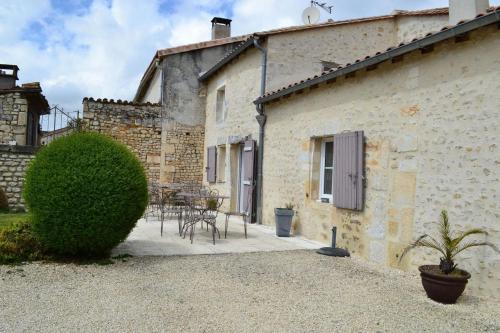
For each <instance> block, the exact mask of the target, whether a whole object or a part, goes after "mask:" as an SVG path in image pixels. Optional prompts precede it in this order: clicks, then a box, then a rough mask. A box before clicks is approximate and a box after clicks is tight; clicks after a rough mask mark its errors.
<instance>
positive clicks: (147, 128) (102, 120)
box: [83, 98, 161, 181]
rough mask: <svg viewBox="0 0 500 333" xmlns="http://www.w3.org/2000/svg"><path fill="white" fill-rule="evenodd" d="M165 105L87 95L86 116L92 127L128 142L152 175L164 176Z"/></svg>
mask: <svg viewBox="0 0 500 333" xmlns="http://www.w3.org/2000/svg"><path fill="white" fill-rule="evenodd" d="M160 114H161V106H160V105H159V104H151V103H131V102H125V101H120V100H119V101H116V102H115V101H113V100H109V101H108V100H107V99H103V100H101V99H97V100H94V99H93V98H85V99H84V100H83V119H84V120H85V122H86V123H87V126H88V127H89V129H90V130H92V131H96V132H99V133H103V134H106V135H108V136H110V137H112V138H114V139H116V140H117V141H119V142H121V143H123V144H125V145H126V146H128V147H129V148H130V149H131V150H132V151H133V152H134V153H135V154H136V155H137V157H139V159H140V160H141V162H142V163H143V165H144V168H145V170H146V173H147V175H148V179H149V180H150V181H159V179H160V145H161V118H160Z"/></svg>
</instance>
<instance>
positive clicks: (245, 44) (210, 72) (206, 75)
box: [198, 36, 255, 82]
mask: <svg viewBox="0 0 500 333" xmlns="http://www.w3.org/2000/svg"><path fill="white" fill-rule="evenodd" d="M254 39H255V37H254V36H251V37H250V38H248V39H247V40H246V41H244V42H243V43H241V44H240V45H239V46H238V47H237V48H236V49H234V50H233V51H231V52H229V53H228V54H226V55H225V56H224V58H222V59H221V60H219V61H218V62H217V63H216V64H215V65H214V66H212V67H211V68H210V69H209V70H207V71H206V72H204V73H202V74H201V75H200V76H199V78H198V80H199V81H201V82H203V81H205V80H206V79H208V78H209V77H211V76H212V75H213V74H215V73H216V72H217V71H218V70H219V69H221V68H222V67H224V66H225V65H226V64H228V63H229V62H231V61H232V60H233V59H235V58H237V57H238V56H239V55H240V54H242V53H243V52H244V51H245V50H247V49H248V48H250V47H252V46H253V45H254Z"/></svg>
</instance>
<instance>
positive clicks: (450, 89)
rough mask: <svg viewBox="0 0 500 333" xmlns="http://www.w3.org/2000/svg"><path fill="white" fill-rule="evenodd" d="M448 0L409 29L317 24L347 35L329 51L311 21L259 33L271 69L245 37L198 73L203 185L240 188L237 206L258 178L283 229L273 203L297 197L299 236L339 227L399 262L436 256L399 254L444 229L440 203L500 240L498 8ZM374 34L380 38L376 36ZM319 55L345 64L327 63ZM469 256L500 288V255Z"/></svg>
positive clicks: (343, 234)
mask: <svg viewBox="0 0 500 333" xmlns="http://www.w3.org/2000/svg"><path fill="white" fill-rule="evenodd" d="M471 3H473V6H469V5H470V4H471ZM450 5H451V7H450V15H445V16H446V21H443V20H442V19H443V18H442V17H438V18H436V17H433V16H431V17H427V16H426V18H425V19H424V20H421V19H422V18H421V17H416V18H413V19H412V17H411V16H405V20H406V22H405V26H406V27H409V28H408V29H407V30H405V29H404V28H402V27H396V28H393V29H392V30H391V29H388V28H387V26H385V27H377V25H376V24H387V23H389V22H388V21H391V20H392V24H395V25H397V24H398V22H400V19H397V18H393V19H387V18H386V19H384V22H376V23H375V24H374V22H370V24H371V26H370V27H368V25H367V22H346V23H342V22H336V23H337V24H339V26H337V30H336V31H335V29H332V30H324V31H320V30H319V29H312V30H316V31H317V32H318V36H317V37H316V38H312V39H313V40H316V39H318V38H320V37H319V35H323V34H325V35H326V34H333V35H334V34H335V33H337V34H338V37H337V39H335V37H334V36H332V35H330V36H329V37H328V38H327V40H328V41H332V40H336V42H337V43H333V42H330V43H329V44H328V43H321V44H320V45H317V47H315V46H314V45H310V44H308V42H309V43H310V40H311V38H310V37H311V36H312V35H309V36H304V39H301V38H300V37H301V34H302V33H303V31H300V30H299V31H297V32H294V33H290V32H288V33H283V34H278V35H276V36H273V35H269V34H268V35H265V34H263V35H260V34H255V35H253V36H251V37H250V39H256V40H257V41H258V43H259V44H260V45H262V46H263V48H264V49H265V50H266V51H267V59H265V58H264V60H265V64H266V66H267V68H266V69H267V73H266V72H264V73H263V72H262V67H261V65H262V62H261V59H263V58H262V54H261V52H260V50H259V49H258V48H256V47H254V46H255V43H253V42H245V43H243V44H242V45H241V46H240V47H239V48H237V49H236V50H235V51H233V52H232V53H231V54H229V55H227V56H226V57H225V58H223V59H221V60H220V61H219V62H218V63H216V64H215V65H214V66H213V67H212V68H211V69H209V70H208V71H207V72H206V73H203V74H202V75H201V76H200V80H201V81H202V82H204V83H205V84H206V87H207V99H206V110H205V113H206V124H205V151H206V154H205V159H204V165H206V166H207V172H206V175H205V176H204V181H205V183H206V184H209V185H210V186H212V187H216V188H217V189H219V191H221V192H222V193H224V194H226V195H229V196H231V200H230V201H229V203H228V207H226V208H228V209H231V210H243V211H246V210H247V209H248V208H247V206H246V205H248V204H249V203H250V202H251V201H249V200H247V199H246V197H245V196H246V195H247V193H248V189H247V188H248V186H249V185H250V184H251V185H252V188H253V189H254V190H255V192H258V191H259V180H260V181H261V184H262V185H261V186H262V187H261V191H262V194H261V197H262V198H263V200H262V206H261V207H262V208H261V210H260V212H259V207H258V204H253V205H251V208H250V209H253V210H254V211H256V214H255V215H256V216H255V219H256V220H257V221H259V222H262V223H264V224H268V225H273V224H274V208H276V207H282V206H284V205H285V204H286V203H288V202H291V203H293V204H294V205H295V209H296V211H297V214H296V218H295V220H294V229H295V230H294V232H295V233H296V234H300V235H303V236H305V237H308V238H311V239H315V240H318V241H321V242H324V243H329V242H330V241H331V231H330V230H331V228H332V226H336V227H337V228H338V230H339V232H338V235H339V237H338V238H339V239H338V243H339V245H340V246H342V247H345V248H347V249H349V250H350V251H351V253H354V254H356V255H358V256H362V257H364V258H366V259H367V260H371V261H374V262H377V263H380V264H383V265H388V266H392V267H398V268H403V269H413V268H415V267H416V266H417V265H419V264H421V263H423V262H429V261H435V260H436V258H435V254H434V253H428V252H425V253H423V254H422V253H414V256H413V257H408V259H406V260H405V261H403V262H401V263H400V262H399V255H400V254H401V252H402V249H403V247H404V246H405V245H407V244H408V243H409V242H410V241H411V240H412V239H414V238H415V237H416V236H418V235H420V234H423V233H427V232H429V230H430V229H432V228H433V227H434V223H433V222H432V221H436V220H437V218H438V216H439V211H440V210H441V209H447V210H449V213H450V216H451V219H452V221H453V222H454V226H455V227H456V228H458V229H466V228H469V227H475V226H479V227H483V228H485V229H486V230H488V232H489V236H488V240H490V241H493V242H494V243H496V244H497V245H498V244H500V229H499V228H498V221H499V219H500V212H499V210H498V207H497V206H498V204H497V201H498V190H499V189H500V186H499V179H498V174H499V173H500V169H499V163H500V162H499V161H498V158H496V155H498V154H497V153H496V152H497V149H498V146H499V144H500V142H499V141H498V138H497V136H498V128H499V125H500V124H499V123H498V119H500V118H499V114H498V110H500V108H499V106H500V99H499V98H498V96H497V95H498V94H497V92H498V90H499V88H500V86H499V83H498V80H497V78H496V77H497V76H498V71H499V70H500V63H499V60H498V57H497V54H498V53H499V52H498V51H499V50H498V47H499V38H498V26H499V23H498V22H499V18H500V15H499V13H500V11H499V8H489V6H488V1H480V0H476V1H473V2H469V1H464V0H455V1H453V0H452V1H450ZM447 13H448V12H447V11H446V14H447ZM479 13H483V14H480V16H479V17H477V18H475V16H476V15H477V14H479ZM485 13H487V14H485ZM406 14H408V13H406ZM461 19H471V21H470V22H466V23H462V22H461ZM448 20H449V21H448ZM419 21H422V22H424V23H425V24H424V25H422V26H419ZM457 23H460V24H458V25H456V24H457ZM450 26H451V27H450ZM416 27H419V29H416ZM342 29H345V30H344V31H345V32H344V33H345V35H344V36H342ZM363 29H367V30H366V31H363ZM373 31H378V32H381V33H382V36H380V37H381V40H378V41H376V42H375V43H374V44H373V45H366V44H365V43H363V37H366V34H368V36H369V34H370V32H373ZM403 31H405V32H404V33H403ZM412 31H413V32H414V34H413V35H412V34H411V32H412ZM356 32H358V35H355V34H356ZM391 33H393V35H392V37H391ZM384 34H385V35H384ZM346 35H349V36H353V38H352V39H353V41H355V43H354V42H351V43H346V44H345V45H346V46H347V45H356V47H357V49H353V48H349V47H346V48H338V47H335V46H336V45H338V44H340V45H342V42H344V41H345V39H346V37H345V36H346ZM370 37H371V36H369V38H368V40H370ZM360 41H361V42H360ZM365 46H366V47H365ZM291 48H293V51H290V49H291ZM301 48H303V49H305V50H310V52H307V51H304V52H303V54H302V53H301V51H300V49H301ZM322 48H323V50H322ZM296 49H298V51H296ZM346 49H347V50H346ZM376 51H380V52H376ZM334 52H335V53H334ZM280 57H281V58H280ZM295 57H297V58H298V59H299V60H297V61H295ZM319 59H321V60H325V61H323V62H320V61H318V60H319ZM340 59H341V60H340ZM315 62H316V63H319V64H321V65H329V64H332V63H333V64H339V66H338V67H337V66H334V68H328V66H325V68H323V69H325V71H323V72H321V69H320V68H315V67H314V66H311V64H312V63H315ZM308 66H309V67H308ZM306 72H307V73H308V74H307V75H304V74H305V73H306ZM308 76H310V78H309V79H305V78H306V77H308ZM262 77H264V78H265V80H264V82H265V85H264V86H265V89H264V90H263V89H262V84H261V79H262ZM290 82H296V83H291V84H290ZM262 92H263V93H262ZM256 95H262V96H261V97H260V98H258V99H257V100H256V101H255V103H249V102H250V101H251V100H253V99H254V98H252V96H256ZM252 104H253V105H252ZM256 109H257V110H256ZM256 116H257V121H256V120H255V118H256ZM259 124H260V126H259ZM262 134H264V140H260V139H261V137H260V135H262ZM259 141H261V142H262V143H263V144H262V143H260V142H259ZM335 147H340V149H337V150H335ZM259 148H260V149H259ZM259 151H260V152H261V153H262V156H261V158H260V160H261V161H263V162H262V163H263V166H262V169H261V173H260V175H259V172H256V171H255V169H256V168H258V162H257V161H258V160H259V158H256V157H255V156H256V155H257V154H258V153H257V152H259ZM346 152H348V153H346ZM346 154H347V155H346ZM248 169H253V170H252V172H248ZM349 175H350V176H351V177H349ZM336 183H337V186H336V185H335V184H336ZM254 194H255V193H254ZM253 199H254V200H255V201H257V202H259V198H258V195H257V197H255V196H254V198H253ZM259 215H261V217H260V216H259ZM469 256H470V257H469V258H471V259H473V260H469V261H464V262H463V263H462V262H461V264H463V265H464V267H465V268H466V269H467V270H469V271H470V272H471V273H472V274H473V279H472V280H471V287H472V290H474V292H475V293H476V294H491V293H493V295H494V297H499V296H500V276H499V275H498V272H500V269H499V268H500V257H499V256H498V255H497V254H493V253H492V252H491V251H489V250H488V249H480V250H477V251H471V252H470V253H469Z"/></svg>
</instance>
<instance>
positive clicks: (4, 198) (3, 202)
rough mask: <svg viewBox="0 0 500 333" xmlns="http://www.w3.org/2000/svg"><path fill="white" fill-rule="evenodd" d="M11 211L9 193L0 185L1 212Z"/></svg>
mask: <svg viewBox="0 0 500 333" xmlns="http://www.w3.org/2000/svg"><path fill="white" fill-rule="evenodd" d="M8 211H9V202H8V200H7V195H5V192H4V191H3V190H2V188H1V187H0V213H2V212H8Z"/></svg>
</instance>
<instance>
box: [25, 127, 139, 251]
mask: <svg viewBox="0 0 500 333" xmlns="http://www.w3.org/2000/svg"><path fill="white" fill-rule="evenodd" d="M24 198H25V200H26V204H27V206H28V208H29V210H30V211H31V213H32V219H33V230H34V232H35V233H36V235H37V236H38V238H39V239H40V241H41V242H42V244H43V245H44V246H45V247H47V249H48V250H49V251H50V252H51V253H54V254H57V255H63V256H77V257H102V256H106V255H108V254H109V252H110V250H111V249H112V248H113V247H115V246H116V245H118V244H119V243H120V242H122V241H123V240H125V238H126V237H127V236H128V234H129V233H130V231H131V230H132V229H133V228H134V226H135V224H136V222H137V220H138V219H139V218H140V217H141V216H142V214H143V213H144V210H145V208H146V204H147V200H148V192H147V180H146V175H145V172H144V169H143V167H142V165H141V163H140V161H139V160H138V159H137V158H136V157H135V155H134V154H133V153H132V152H131V151H130V150H129V149H128V148H127V147H125V146H124V145H122V144H120V143H118V142H116V141H114V140H112V139H111V138H108V137H106V136H104V135H101V134H97V133H88V132H80V133H74V134H71V135H69V136H66V137H63V138H60V139H57V140H55V141H53V142H52V143H50V144H49V145H48V146H47V147H45V148H43V149H41V150H40V151H39V152H38V154H37V155H36V157H35V159H34V160H33V162H32V163H31V165H30V167H29V168H28V171H27V173H26V182H25V187H24Z"/></svg>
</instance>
